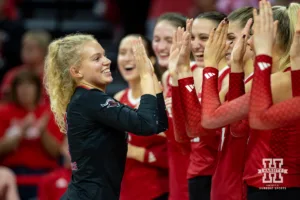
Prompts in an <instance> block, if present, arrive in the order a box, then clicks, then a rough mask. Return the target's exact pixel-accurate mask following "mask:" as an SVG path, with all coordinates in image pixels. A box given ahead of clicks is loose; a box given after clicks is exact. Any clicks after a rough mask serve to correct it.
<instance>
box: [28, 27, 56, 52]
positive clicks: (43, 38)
mask: <svg viewBox="0 0 300 200" xmlns="http://www.w3.org/2000/svg"><path fill="white" fill-rule="evenodd" d="M24 39H30V40H34V41H36V42H37V44H38V46H39V47H40V48H41V49H43V50H44V51H45V53H47V49H48V45H49V44H50V42H51V35H50V34H49V33H48V32H47V31H44V30H29V31H27V32H26V33H25V34H24V35H23V40H24Z"/></svg>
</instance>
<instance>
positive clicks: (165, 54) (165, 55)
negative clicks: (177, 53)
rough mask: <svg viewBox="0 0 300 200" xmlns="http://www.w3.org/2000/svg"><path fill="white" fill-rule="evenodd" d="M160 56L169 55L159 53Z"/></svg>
mask: <svg viewBox="0 0 300 200" xmlns="http://www.w3.org/2000/svg"><path fill="white" fill-rule="evenodd" d="M159 55H160V56H169V54H159Z"/></svg>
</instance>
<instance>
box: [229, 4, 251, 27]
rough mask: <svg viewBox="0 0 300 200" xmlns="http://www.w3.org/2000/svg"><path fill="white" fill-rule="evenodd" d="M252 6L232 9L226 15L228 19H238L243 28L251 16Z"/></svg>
mask: <svg viewBox="0 0 300 200" xmlns="http://www.w3.org/2000/svg"><path fill="white" fill-rule="evenodd" d="M253 9H254V8H253V7H250V6H249V7H243V8H239V9H236V10H234V11H233V12H231V13H230V14H229V15H228V20H229V21H239V24H240V27H241V28H244V27H245V26H246V24H247V22H248V20H249V19H250V18H253Z"/></svg>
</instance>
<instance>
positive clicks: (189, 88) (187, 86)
mask: <svg viewBox="0 0 300 200" xmlns="http://www.w3.org/2000/svg"><path fill="white" fill-rule="evenodd" d="M185 88H186V89H187V90H188V91H189V92H192V91H193V89H194V88H195V86H194V85H193V84H191V85H186V86H185Z"/></svg>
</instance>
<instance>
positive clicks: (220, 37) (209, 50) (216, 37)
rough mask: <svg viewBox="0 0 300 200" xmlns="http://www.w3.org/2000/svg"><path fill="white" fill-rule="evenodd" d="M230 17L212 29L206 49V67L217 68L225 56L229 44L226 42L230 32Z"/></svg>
mask: <svg viewBox="0 0 300 200" xmlns="http://www.w3.org/2000/svg"><path fill="white" fill-rule="evenodd" d="M228 24H229V21H228V19H227V18H226V19H224V20H223V21H222V22H221V23H220V24H219V26H218V28H217V29H214V30H212V31H211V33H210V35H209V39H208V41H207V43H206V46H205V50H204V63H205V66H206V67H215V68H217V67H218V65H219V63H220V62H221V60H222V59H224V58H225V55H226V52H227V50H228V48H229V45H228V44H227V43H226V40H227V32H228Z"/></svg>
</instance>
